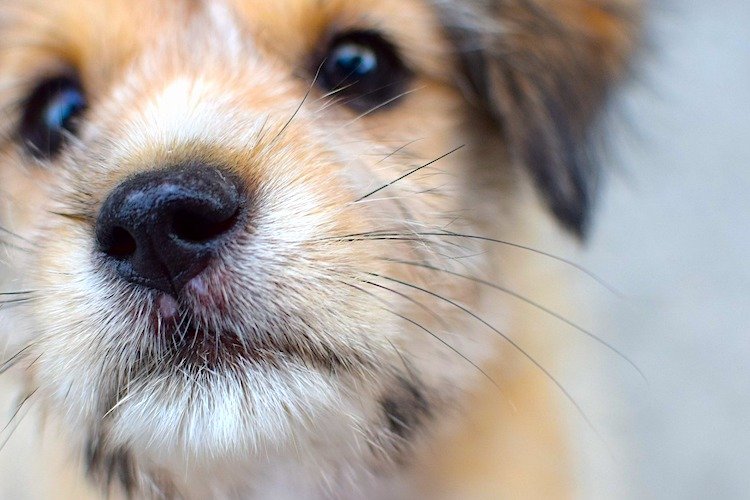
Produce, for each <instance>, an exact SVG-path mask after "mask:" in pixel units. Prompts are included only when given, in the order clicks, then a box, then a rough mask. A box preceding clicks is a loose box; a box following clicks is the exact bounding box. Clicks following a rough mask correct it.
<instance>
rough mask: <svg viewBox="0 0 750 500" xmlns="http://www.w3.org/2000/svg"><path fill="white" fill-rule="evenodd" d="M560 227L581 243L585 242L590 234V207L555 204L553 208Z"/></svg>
mask: <svg viewBox="0 0 750 500" xmlns="http://www.w3.org/2000/svg"><path fill="white" fill-rule="evenodd" d="M551 210H552V213H553V214H554V215H555V217H556V219H557V221H558V222H559V223H560V225H561V226H562V227H563V228H564V229H565V230H567V231H568V232H569V233H570V234H572V235H573V236H575V238H576V239H577V240H579V241H585V240H586V238H587V236H588V234H589V222H590V207H589V203H588V201H587V202H585V203H565V202H563V203H555V204H553V205H552V206H551Z"/></svg>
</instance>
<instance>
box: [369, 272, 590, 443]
mask: <svg viewBox="0 0 750 500" xmlns="http://www.w3.org/2000/svg"><path fill="white" fill-rule="evenodd" d="M368 274H370V275H372V276H374V277H376V278H380V279H384V280H387V281H391V282H394V283H398V284H400V285H403V286H405V287H408V288H412V289H414V290H418V291H420V292H423V293H426V294H427V295H431V296H432V297H435V298H436V299H438V300H441V301H443V302H446V303H447V304H450V305H451V306H453V307H455V308H457V309H459V310H461V311H463V312H465V313H466V314H468V315H469V316H471V317H472V318H474V319H475V320H477V321H479V322H480V323H482V324H483V325H484V326H486V327H487V328H489V329H490V330H492V331H493V332H495V333H496V334H497V335H499V336H500V337H502V338H503V339H504V340H505V341H506V342H507V343H508V344H509V345H511V346H512V347H513V348H514V349H515V350H516V351H518V352H519V353H520V354H521V355H523V356H524V357H525V358H526V359H528V360H529V361H530V362H531V363H532V364H533V365H534V366H536V367H537V369H539V370H540V371H541V372H542V373H544V375H545V376H547V378H549V380H550V381H551V382H552V383H553V384H555V385H556V386H557V388H558V389H559V390H560V392H562V394H563V395H564V396H565V398H566V399H567V400H568V401H570V403H571V404H572V405H573V406H574V407H575V409H576V410H577V411H578V413H579V414H580V415H581V417H582V418H583V419H584V421H585V422H586V423H587V424H588V426H589V427H590V428H591V430H592V431H594V432H595V433H596V434H597V435H598V436H599V435H600V434H599V432H598V431H597V429H596V427H595V426H594V424H593V423H592V422H591V420H590V419H589V417H588V415H586V412H584V411H583V408H581V405H579V404H578V402H577V401H576V400H575V398H573V395H572V394H571V393H570V392H568V390H567V389H566V388H565V386H563V385H562V383H560V381H559V380H557V379H556V378H555V377H554V375H552V373H550V371H549V370H547V369H546V368H545V367H544V366H543V365H542V364H541V363H540V362H539V361H537V360H536V359H535V358H534V357H533V356H531V354H529V353H528V352H527V351H526V350H525V349H524V348H523V347H521V346H520V345H519V344H518V343H517V342H516V341H514V340H513V339H511V338H510V337H508V336H507V335H506V334H505V333H503V332H502V331H500V330H498V329H497V328H495V327H494V326H492V325H491V324H490V323H488V322H487V321H485V320H484V319H482V318H481V317H480V316H478V315H477V314H476V313H474V312H472V311H471V310H470V309H468V308H466V307H464V306H462V305H461V304H459V303H457V302H455V301H453V300H451V299H449V298H447V297H443V296H442V295H440V294H437V293H435V292H432V291H430V290H427V289H425V288H422V287H420V286H417V285H414V284H412V283H407V282H405V281H401V280H399V279H396V278H391V277H389V276H383V275H380V274H376V273H368Z"/></svg>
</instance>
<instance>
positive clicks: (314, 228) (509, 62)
mask: <svg viewBox="0 0 750 500" xmlns="http://www.w3.org/2000/svg"><path fill="white" fill-rule="evenodd" d="M640 12H641V6H640V4H639V3H638V2H637V0H379V1H373V0H358V1H356V2H355V1H346V0H274V1H266V2H263V1H261V2H250V1H246V0H128V1H125V0H44V1H42V0H14V1H12V2H5V3H4V4H3V5H2V6H0V106H1V107H2V111H3V113H2V118H0V130H1V131H2V135H1V137H2V159H1V160H0V199H2V204H1V205H0V207H1V208H0V231H2V234H0V241H1V243H0V248H1V249H2V255H3V258H2V274H1V276H2V281H1V283H2V287H1V288H0V292H1V293H0V301H1V302H0V303H1V304H2V309H1V310H0V321H2V323H0V324H2V329H0V333H2V336H3V342H4V345H5V346H6V347H5V352H6V353H7V355H6V358H5V359H6V361H5V363H4V365H3V367H2V370H3V372H5V371H7V372H8V373H7V374H6V375H5V376H6V377H11V376H12V377H15V379H18V380H19V383H20V384H21V386H22V387H23V388H24V389H25V392H24V393H23V395H22V398H21V404H20V405H19V408H22V407H24V405H26V406H31V405H33V406H34V408H35V409H36V410H39V413H40V414H42V415H43V420H42V421H43V425H44V427H45V428H48V429H49V428H52V429H54V431H53V432H51V433H47V434H46V435H45V438H44V440H45V441H50V440H52V441H57V442H59V443H61V446H62V449H63V450H64V451H63V452H62V456H64V457H68V458H70V460H69V464H68V466H67V467H65V468H64V470H61V469H60V468H57V469H55V471H53V470H52V469H42V472H41V473H40V476H39V480H40V481H41V480H44V481H51V482H52V483H54V484H56V488H58V489H55V490H54V491H55V492H56V493H55V496H58V497H64V496H65V495H66V493H65V491H66V490H64V488H65V487H67V486H65V485H68V486H69V485H70V484H73V483H75V484H77V485H78V486H77V487H79V488H80V487H81V486H80V484H78V483H77V482H76V481H75V480H71V479H70V477H76V475H77V474H80V475H81V477H83V476H85V477H86V478H87V480H88V481H89V484H90V485H91V490H89V491H87V494H91V495H93V496H100V495H113V496H115V497H133V498H182V497H184V498H291V497H294V498H342V499H343V498H504V497H514V498H532V497H548V498H549V497H556V498H557V497H565V496H568V495H570V494H571V492H572V491H573V488H574V486H573V482H572V479H571V477H572V474H571V466H570V461H569V457H568V452H567V446H566V443H567V437H566V431H565V429H564V425H563V424H562V423H561V422H560V416H561V411H562V410H561V409H560V399H561V391H560V389H561V387H560V386H559V383H557V381H556V379H554V378H553V377H552V374H551V373H550V371H549V368H548V367H547V366H548V365H545V363H543V362H540V361H539V360H538V356H539V355H540V354H539V353H540V352H541V351H549V350H552V351H554V347H552V346H551V345H550V344H548V343H545V342H538V341H536V340H534V338H533V335H531V334H530V333H529V334H526V333H525V332H526V331H527V327H528V324H529V323H530V322H531V321H532V320H531V319H530V318H529V314H530V313H529V312H528V310H527V309H525V308H524V306H527V305H528V304H529V303H530V302H532V301H530V299H528V298H525V299H524V297H525V296H520V299H521V300H519V295H520V294H518V293H517V292H514V290H516V288H514V287H515V286H517V285H520V284H524V283H525V284H526V285H530V286H533V287H534V289H537V290H541V293H546V294H548V295H556V296H560V295H564V294H561V292H560V290H559V287H560V286H562V285H560V284H558V283H556V282H554V281H550V280H544V281H543V282H539V281H537V279H538V278H534V272H533V271H534V268H535V266H537V265H538V263H539V262H540V259H554V256H552V255H550V253H549V252H546V251H542V250H540V249H536V245H539V244H540V243H544V242H546V243H549V244H550V245H553V247H554V245H555V244H556V243H555V242H557V241H560V240H568V241H575V240H582V239H583V238H584V237H585V235H586V231H587V228H588V227H589V225H590V220H591V215H592V209H593V205H594V201H595V198H596V188H597V185H598V179H599V170H600V168H599V165H598V163H597V162H596V160H595V156H594V155H593V154H592V152H593V149H592V144H593V142H595V140H596V139H597V132H598V130H599V128H598V124H599V123H600V119H601V116H602V114H603V112H604V110H606V109H607V107H608V103H609V102H610V100H611V99H610V96H611V95H612V93H613V90H614V89H615V88H616V87H617V85H618V83H619V82H621V81H623V80H624V79H625V78H626V77H627V75H628V72H629V68H630V66H631V64H630V62H631V61H632V58H633V54H634V52H635V51H636V49H637V47H638V32H639V19H640V16H641V13H640ZM540 248H541V247H540ZM543 248H547V249H549V248H551V247H549V246H544V247H543ZM556 264H558V265H560V266H565V262H556ZM514 294H515V295H514ZM524 300H525V301H526V304H524ZM553 354H554V352H553ZM564 395H565V393H564V389H563V394H562V396H564ZM562 399H563V401H564V397H563V398H562ZM16 410H17V409H16ZM14 411H15V410H14ZM50 434H51V435H50ZM39 462H40V463H44V462H43V459H42V456H41V454H40V455H39ZM42 467H43V466H42ZM65 478H68V479H65ZM67 494H69V495H74V494H73V493H67ZM82 494H83V493H81V492H80V491H79V492H78V493H75V496H76V497H78V495H82Z"/></svg>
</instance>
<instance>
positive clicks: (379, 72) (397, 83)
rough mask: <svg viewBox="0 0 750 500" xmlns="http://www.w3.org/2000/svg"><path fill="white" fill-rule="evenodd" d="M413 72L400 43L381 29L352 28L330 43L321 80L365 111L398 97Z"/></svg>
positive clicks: (327, 88)
mask: <svg viewBox="0 0 750 500" xmlns="http://www.w3.org/2000/svg"><path fill="white" fill-rule="evenodd" d="M410 76H411V73H410V71H409V69H408V68H407V67H406V65H405V64H404V62H403V60H402V59H401V57H400V55H399V54H398V51H397V49H396V47H395V46H394V45H393V44H392V43H390V42H389V41H388V40H386V39H385V38H384V37H383V36H382V35H381V34H380V33H377V32H375V31H350V32H346V33H343V34H340V35H338V36H336V37H335V38H334V39H333V40H332V41H331V42H330V44H329V45H328V48H327V49H326V53H325V55H324V57H323V62H322V64H321V65H320V75H319V80H318V81H319V84H320V86H321V87H323V88H324V89H325V90H329V91H336V95H337V97H342V98H343V102H344V104H346V105H347V106H349V107H351V108H353V109H355V110H358V111H365V110H368V109H371V108H374V107H376V106H380V105H387V104H386V103H388V101H389V100H392V99H393V100H395V99H396V98H397V97H398V96H399V95H400V94H401V93H403V91H404V90H405V88H406V86H407V84H408V81H409V78H410Z"/></svg>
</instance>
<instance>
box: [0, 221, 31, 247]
mask: <svg viewBox="0 0 750 500" xmlns="http://www.w3.org/2000/svg"><path fill="white" fill-rule="evenodd" d="M0 233H3V234H6V235H8V236H11V237H13V238H17V239H19V240H21V241H23V242H24V243H28V244H30V245H34V242H32V241H31V240H29V239H27V238H24V237H23V236H21V235H20V234H18V233H16V232H14V231H11V230H10V229H7V228H4V227H2V226H0Z"/></svg>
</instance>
